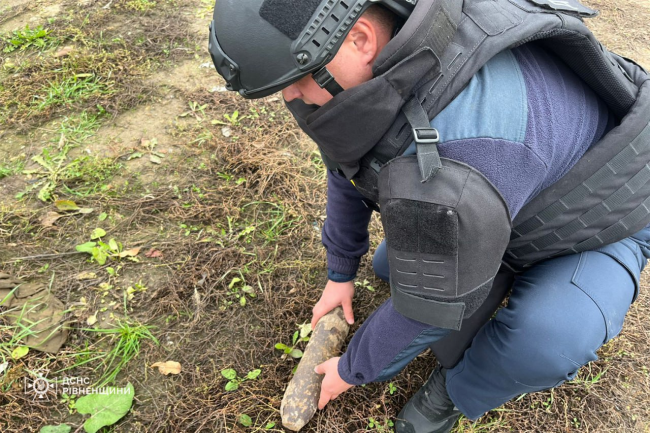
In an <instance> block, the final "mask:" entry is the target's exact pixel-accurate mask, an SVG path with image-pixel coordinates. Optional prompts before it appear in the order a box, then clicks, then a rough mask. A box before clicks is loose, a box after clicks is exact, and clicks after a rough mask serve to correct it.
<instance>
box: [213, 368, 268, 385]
mask: <svg viewBox="0 0 650 433" xmlns="http://www.w3.org/2000/svg"><path fill="white" fill-rule="evenodd" d="M261 373H262V370H260V369H256V370H251V371H249V372H248V373H246V376H244V377H239V376H238V375H237V371H236V370H235V369H234V368H226V369H225V370H221V375H222V376H223V377H225V378H226V379H228V383H226V388H225V390H226V391H235V390H237V389H239V385H241V384H242V383H243V382H246V381H247V380H255V379H257V378H258V377H259V375H260V374H261Z"/></svg>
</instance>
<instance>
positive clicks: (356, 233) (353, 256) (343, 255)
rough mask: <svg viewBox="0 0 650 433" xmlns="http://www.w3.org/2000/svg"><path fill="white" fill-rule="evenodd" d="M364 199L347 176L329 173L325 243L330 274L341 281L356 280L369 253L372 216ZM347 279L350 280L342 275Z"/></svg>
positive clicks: (323, 239)
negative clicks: (364, 257) (356, 275)
mask: <svg viewBox="0 0 650 433" xmlns="http://www.w3.org/2000/svg"><path fill="white" fill-rule="evenodd" d="M363 199H364V197H363V195H361V193H360V192H359V191H357V190H356V188H355V187H354V185H352V183H351V182H350V181H348V180H347V179H346V178H345V177H344V176H342V175H340V174H338V173H336V172H334V171H331V170H328V172H327V207H326V213H327V218H326V220H325V224H324V225H323V232H322V242H323V245H324V246H325V248H326V249H327V267H328V270H329V272H328V273H329V274H330V275H336V276H337V277H339V278H337V279H338V280H339V281H349V279H352V278H354V276H355V274H356V272H357V269H358V268H359V261H360V259H361V256H363V255H364V254H366V253H367V252H368V248H369V240H368V239H369V236H368V223H369V222H370V217H371V215H372V209H369V208H368V207H367V206H366V204H365V203H364V201H363ZM341 275H343V276H348V277H350V278H349V279H347V280H346V278H341V277H340V276H341Z"/></svg>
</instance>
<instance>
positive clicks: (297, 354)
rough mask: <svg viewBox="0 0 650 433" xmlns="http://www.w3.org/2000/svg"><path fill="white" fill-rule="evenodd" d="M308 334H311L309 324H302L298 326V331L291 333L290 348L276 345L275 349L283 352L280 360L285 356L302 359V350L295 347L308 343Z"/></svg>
mask: <svg viewBox="0 0 650 433" xmlns="http://www.w3.org/2000/svg"><path fill="white" fill-rule="evenodd" d="M309 334H311V323H303V324H302V325H298V330H297V331H296V332H294V333H293V336H292V337H291V346H288V345H286V344H283V343H276V345H275V348H276V349H278V350H281V351H283V352H284V353H283V355H282V359H285V358H286V357H287V355H288V356H290V357H292V358H294V359H300V358H302V355H303V353H302V350H300V349H298V348H297V346H298V345H299V344H300V343H303V342H307V341H309Z"/></svg>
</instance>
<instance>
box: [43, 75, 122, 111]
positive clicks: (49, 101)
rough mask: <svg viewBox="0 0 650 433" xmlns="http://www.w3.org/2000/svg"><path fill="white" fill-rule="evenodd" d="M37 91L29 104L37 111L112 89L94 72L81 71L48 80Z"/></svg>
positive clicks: (109, 91) (110, 85) (65, 104)
mask: <svg viewBox="0 0 650 433" xmlns="http://www.w3.org/2000/svg"><path fill="white" fill-rule="evenodd" d="M38 93H39V94H37V95H35V96H34V102H32V104H31V105H32V107H33V108H35V109H37V110H39V111H44V110H46V109H48V108H50V107H54V106H67V105H71V104H73V103H75V102H80V101H85V100H87V99H89V98H90V97H93V96H100V95H101V96H107V95H110V94H112V93H114V90H113V89H112V84H111V83H107V82H106V81H104V80H102V79H101V78H100V77H98V76H96V75H95V74H94V73H83V74H75V75H73V76H71V77H67V78H63V79H57V80H55V81H48V82H47V85H45V86H43V87H42V88H41V90H40V92H38Z"/></svg>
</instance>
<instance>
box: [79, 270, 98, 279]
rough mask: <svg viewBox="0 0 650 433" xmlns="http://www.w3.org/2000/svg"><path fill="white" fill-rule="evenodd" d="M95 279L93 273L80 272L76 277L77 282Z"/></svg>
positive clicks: (95, 275)
mask: <svg viewBox="0 0 650 433" xmlns="http://www.w3.org/2000/svg"><path fill="white" fill-rule="evenodd" d="M95 278H97V274H96V273H94V272H82V273H80V274H78V275H77V280H93V279H95Z"/></svg>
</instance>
